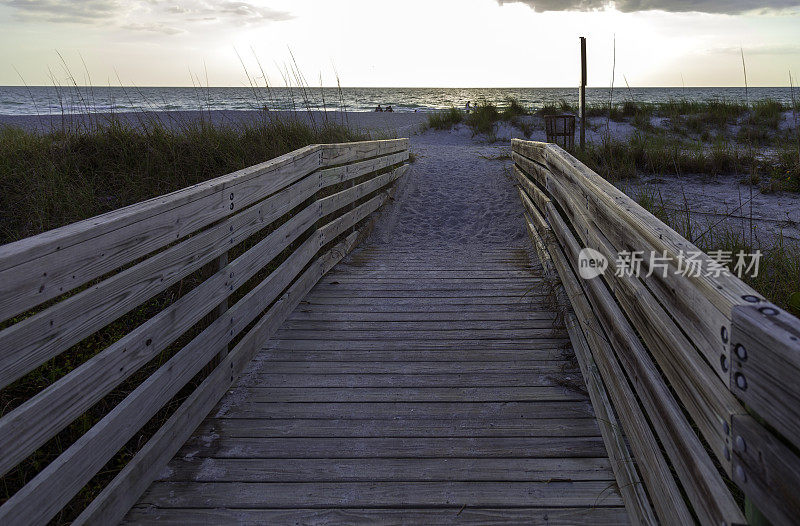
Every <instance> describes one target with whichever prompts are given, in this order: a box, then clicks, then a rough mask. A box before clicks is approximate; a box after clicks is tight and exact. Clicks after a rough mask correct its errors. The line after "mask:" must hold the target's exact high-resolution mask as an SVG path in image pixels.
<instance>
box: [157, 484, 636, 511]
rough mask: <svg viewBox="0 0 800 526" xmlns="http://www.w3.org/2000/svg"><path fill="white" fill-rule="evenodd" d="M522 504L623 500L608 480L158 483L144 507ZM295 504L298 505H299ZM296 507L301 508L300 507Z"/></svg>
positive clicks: (589, 503)
mask: <svg viewBox="0 0 800 526" xmlns="http://www.w3.org/2000/svg"><path fill="white" fill-rule="evenodd" d="M525 499H527V500H529V501H531V500H535V501H536V502H539V503H541V504H542V506H548V505H549V506H556V505H557V506H597V505H601V506H619V505H621V504H622V501H621V500H620V498H619V493H618V492H617V491H616V489H614V488H609V485H608V482H607V481H575V482H571V481H569V482H565V481H550V482H472V483H463V482H391V483H388V482H387V483H371V482H370V483H358V482H352V483H336V482H331V483H320V482H311V483H297V484H287V483H280V482H278V483H258V482H250V483H240V484H235V485H234V484H225V483H209V482H193V483H183V482H158V483H156V484H154V485H153V486H152V487H151V488H150V489H149V490H148V491H147V493H145V495H144V497H143V499H142V503H145V504H151V505H154V506H158V507H163V508H171V507H188V508H195V507H206V508H208V507H211V508H214V507H222V506H227V507H235V508H252V507H270V508H287V507H302V503H303V502H304V501H305V502H313V503H315V505H317V506H325V507H328V506H343V505H347V506H356V507H358V506H374V505H375V503H376V502H379V503H381V505H382V506H384V507H391V506H393V507H409V506H410V507H414V506H437V505H441V504H442V503H455V504H459V505H462V506H467V505H472V506H507V505H515V504H516V503H518V502H521V501H524V500H525ZM298 501H299V502H298ZM298 504H300V506H298Z"/></svg>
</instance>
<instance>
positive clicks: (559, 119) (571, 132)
mask: <svg viewBox="0 0 800 526" xmlns="http://www.w3.org/2000/svg"><path fill="white" fill-rule="evenodd" d="M544 129H545V133H546V134H547V142H553V143H556V144H557V145H559V146H561V147H562V148H564V149H565V150H572V149H573V148H574V147H575V115H571V114H568V113H566V114H562V115H545V117H544Z"/></svg>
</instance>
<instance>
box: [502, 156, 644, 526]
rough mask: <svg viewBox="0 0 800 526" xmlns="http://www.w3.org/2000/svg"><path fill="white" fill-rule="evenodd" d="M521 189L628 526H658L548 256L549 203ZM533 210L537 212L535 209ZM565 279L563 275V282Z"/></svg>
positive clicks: (551, 245) (555, 248) (552, 246)
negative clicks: (543, 212)
mask: <svg viewBox="0 0 800 526" xmlns="http://www.w3.org/2000/svg"><path fill="white" fill-rule="evenodd" d="M517 175H518V176H519V175H521V172H520V171H519V169H517ZM526 180H527V178H526ZM523 186H524V187H525V190H523V189H522V188H520V189H519V193H520V197H521V198H522V200H523V203H524V204H525V206H526V208H528V214H526V215H525V221H526V224H527V227H528V233H529V235H530V238H531V242H532V243H533V245H534V246H535V248H536V251H537V253H538V254H539V259H540V261H541V263H542V267H543V271H544V272H543V273H544V275H545V276H547V278H548V279H552V280H553V281H554V282H557V283H558V284H557V285H556V288H557V290H556V298H557V301H558V304H559V305H560V306H561V308H563V309H564V310H565V315H564V318H565V324H566V326H567V332H568V333H569V336H570V340H571V341H572V345H573V348H574V349H575V356H576V357H577V359H578V365H579V366H580V368H581V372H582V374H583V377H584V379H585V380H586V386H587V391H588V394H589V396H590V398H591V401H592V407H593V408H594V410H595V412H596V414H597V420H598V424H599V429H600V431H601V433H602V436H603V441H604V443H605V445H606V449H607V451H608V456H609V462H610V464H611V467H612V470H613V472H614V476H615V478H616V481H617V486H618V487H619V488H620V494H621V495H622V499H623V500H624V502H625V507H626V509H627V510H628V513H629V516H630V519H631V522H632V523H634V524H643V525H650V524H653V525H654V524H658V521H657V519H656V517H655V514H654V511H653V508H652V505H651V502H650V499H649V497H648V496H647V492H646V491H645V488H644V485H643V484H642V480H641V478H640V476H639V473H638V471H637V469H636V460H635V458H634V456H633V453H632V452H631V450H630V447H629V446H628V443H627V442H626V440H625V436H624V433H623V430H622V428H621V425H620V423H619V421H618V419H617V416H616V412H615V410H614V406H613V404H612V402H611V399H610V397H609V395H608V391H607V390H606V387H605V382H604V381H603V377H602V375H601V373H600V370H599V368H598V367H597V364H596V363H595V361H594V358H593V357H592V353H591V350H590V348H589V343H588V342H587V341H586V337H585V336H584V334H583V332H582V331H581V325H580V322H579V321H578V318H577V316H576V315H575V313H574V311H573V310H572V305H571V303H570V300H569V297H568V296H567V292H566V290H565V289H564V286H563V285H562V284H561V283H560V280H559V276H558V268H556V265H555V263H554V262H553V259H552V257H551V256H550V250H553V251H560V247H558V246H557V244H556V240H555V238H554V236H553V232H552V230H551V229H550V228H549V226H548V224H547V222H546V221H545V220H544V218H543V217H542V216H541V214H540V213H539V211H538V210H539V209H542V210H545V209H547V203H548V202H549V199H547V198H546V197H545V196H544V194H543V193H542V192H536V189H535V186H533V185H529V186H528V185H523ZM531 191H532V192H533V193H534V194H535V195H537V196H539V198H538V199H536V202H537V205H536V206H529V204H532V203H528V202H527V198H528V196H527V194H526V192H531ZM537 206H538V207H539V208H537ZM531 216H533V217H535V218H536V219H535V223H536V225H539V229H537V227H536V225H534V221H532V220H531ZM548 247H549V248H548ZM567 277H568V275H565V278H567Z"/></svg>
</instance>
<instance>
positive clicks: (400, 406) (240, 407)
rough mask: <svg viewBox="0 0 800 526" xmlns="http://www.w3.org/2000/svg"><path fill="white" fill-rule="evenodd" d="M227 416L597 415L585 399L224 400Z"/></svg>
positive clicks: (221, 411)
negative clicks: (489, 400)
mask: <svg viewBox="0 0 800 526" xmlns="http://www.w3.org/2000/svg"><path fill="white" fill-rule="evenodd" d="M215 415H216V416H217V417H222V416H226V417H228V418H286V417H287V416H288V415H294V416H296V417H297V418H348V417H350V418H377V419H380V418H387V419H388V418H414V417H419V418H444V417H451V416H453V417H457V418H466V417H468V416H472V417H474V418H484V417H486V416H495V417H497V418H501V417H502V418H511V417H516V418H552V417H553V416H555V415H558V416H559V417H561V418H586V417H590V416H594V413H593V411H592V406H591V404H590V403H589V402H588V400H587V401H585V402H537V403H535V404H532V403H528V402H318V403H295V402H283V403H277V402H276V403H267V402H263V403H258V402H251V401H249V400H248V401H244V402H241V403H239V404H237V405H235V406H233V405H228V404H225V403H223V405H222V407H220V409H219V410H218V411H217V412H216V413H215Z"/></svg>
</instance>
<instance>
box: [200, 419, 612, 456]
mask: <svg viewBox="0 0 800 526" xmlns="http://www.w3.org/2000/svg"><path fill="white" fill-rule="evenodd" d="M599 433H600V430H599V429H598V427H597V422H596V420H595V419H594V418H528V419H524V420H523V419H519V418H484V419H481V420H475V419H473V418H467V419H457V418H436V419H428V418H403V419H391V420H386V419H372V420H370V419H364V418H359V419H354V418H342V419H319V418H314V419H303V418H288V415H287V418H284V419H277V418H270V419H263V418H249V419H248V418H209V419H206V421H205V422H203V424H202V425H201V426H200V427H199V428H198V429H197V432H196V433H195V434H194V436H193V437H192V439H191V440H190V441H189V442H188V444H190V445H191V444H195V445H198V446H199V445H205V444H207V443H208V440H207V437H209V436H212V435H215V434H216V435H221V436H230V437H237V438H277V437H339V438H347V437H362V438H369V437H395V438H400V437H430V438H433V437H438V438H445V437H535V436H539V437H595V436H598V434H599ZM198 454H199V455H204V454H206V453H205V452H204V451H203V450H200V451H199V452H198ZM208 454H211V455H213V451H209V453H208ZM533 454H535V452H533Z"/></svg>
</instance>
